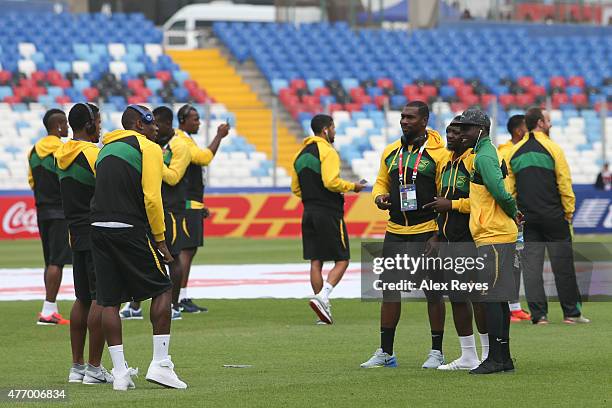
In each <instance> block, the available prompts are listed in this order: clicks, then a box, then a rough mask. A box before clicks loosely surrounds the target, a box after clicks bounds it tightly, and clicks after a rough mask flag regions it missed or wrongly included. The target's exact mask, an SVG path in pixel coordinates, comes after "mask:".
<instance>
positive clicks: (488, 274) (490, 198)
mask: <svg viewBox="0 0 612 408" xmlns="http://www.w3.org/2000/svg"><path fill="white" fill-rule="evenodd" d="M457 122H458V123H459V126H460V128H461V137H462V139H465V142H466V143H467V145H468V146H469V147H473V149H474V154H475V157H474V168H473V170H472V173H471V175H470V197H469V198H470V232H471V233H472V237H473V238H474V242H475V243H476V247H477V248H478V257H479V258H481V259H482V262H483V265H484V268H483V269H482V270H481V271H480V273H479V275H480V276H479V279H478V282H479V283H483V284H484V283H486V284H488V285H489V287H488V288H487V290H485V291H484V293H483V299H482V300H483V301H484V302H486V303H485V310H486V316H487V318H486V321H487V330H488V333H489V354H488V356H487V358H485V359H484V360H483V361H482V363H481V364H480V365H479V366H478V367H477V368H474V369H473V370H470V374H492V373H497V372H502V371H504V372H509V371H514V363H513V362H512V359H511V357H510V309H509V307H508V300H509V298H510V297H512V296H513V294H514V275H513V263H514V252H515V250H516V248H515V247H516V238H517V234H518V229H517V224H519V223H520V222H521V214H520V213H519V212H518V210H517V207H516V202H515V201H514V198H513V197H512V195H510V193H508V191H506V187H505V184H504V178H506V175H507V169H506V164H505V162H504V160H503V158H502V157H501V156H500V155H499V154H498V152H497V149H496V148H495V146H494V145H493V143H492V142H491V139H490V137H489V130H490V127H491V120H490V119H489V117H488V116H487V114H486V113H484V112H483V111H481V110H480V109H477V108H470V109H467V110H466V111H465V112H463V113H462V114H461V116H460V118H459V119H458V120H457Z"/></svg>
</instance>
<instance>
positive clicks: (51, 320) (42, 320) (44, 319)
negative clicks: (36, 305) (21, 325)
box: [36, 312, 70, 326]
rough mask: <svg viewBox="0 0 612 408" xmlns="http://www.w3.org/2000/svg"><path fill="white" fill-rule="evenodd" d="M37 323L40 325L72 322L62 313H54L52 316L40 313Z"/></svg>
mask: <svg viewBox="0 0 612 408" xmlns="http://www.w3.org/2000/svg"><path fill="white" fill-rule="evenodd" d="M36 324H38V325H40V326H57V325H62V326H63V325H66V324H70V320H67V319H64V318H63V317H62V315H61V314H59V313H57V312H56V313H53V314H52V315H51V316H43V315H42V313H39V314H38V321H37V322H36Z"/></svg>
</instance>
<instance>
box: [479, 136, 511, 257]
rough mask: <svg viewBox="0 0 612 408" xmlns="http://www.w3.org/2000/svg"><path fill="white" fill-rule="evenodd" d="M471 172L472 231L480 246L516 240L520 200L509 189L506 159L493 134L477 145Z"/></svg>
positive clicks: (482, 139)
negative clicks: (499, 151)
mask: <svg viewBox="0 0 612 408" xmlns="http://www.w3.org/2000/svg"><path fill="white" fill-rule="evenodd" d="M474 153H475V157H474V168H473V169H472V173H471V175H470V231H471V233H472V237H473V238H474V242H475V243H476V246H481V245H487V244H505V243H511V242H516V237H517V234H518V229H517V227H516V224H515V223H514V217H515V216H516V213H517V208H516V201H514V198H512V195H510V193H508V191H506V186H505V184H504V179H505V178H506V177H507V175H508V170H507V168H506V162H505V161H504V159H503V158H502V157H501V155H499V154H498V152H497V149H496V148H495V146H493V143H491V139H490V138H489V137H484V138H481V139H480V140H479V142H478V144H476V147H474Z"/></svg>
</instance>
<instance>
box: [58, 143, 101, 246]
mask: <svg viewBox="0 0 612 408" xmlns="http://www.w3.org/2000/svg"><path fill="white" fill-rule="evenodd" d="M99 152H100V149H99V148H98V146H96V145H95V144H93V143H91V142H86V141H83V140H74V139H71V140H69V141H68V142H66V143H65V144H64V145H63V146H61V147H60V148H59V149H57V151H56V152H55V161H56V164H57V173H58V176H59V180H60V186H61V190H62V203H63V206H64V214H65V215H66V220H67V221H68V228H69V229H70V237H71V238H75V237H78V236H80V235H89V230H90V225H91V221H90V219H89V215H90V204H91V199H92V198H93V195H94V188H95V185H96V170H95V169H96V160H97V158H98V153H99ZM71 241H73V240H72V239H71Z"/></svg>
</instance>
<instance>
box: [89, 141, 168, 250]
mask: <svg viewBox="0 0 612 408" xmlns="http://www.w3.org/2000/svg"><path fill="white" fill-rule="evenodd" d="M102 142H103V143H104V147H103V148H102V150H100V153H99V154H98V159H97V161H96V187H95V192H94V197H93V200H92V203H91V221H92V222H123V223H126V224H132V225H135V226H142V227H145V228H147V227H149V228H150V230H151V233H152V234H153V237H154V239H155V240H156V241H158V242H159V241H163V240H164V231H165V229H166V228H165V225H164V207H163V205H162V196H161V185H162V169H163V166H164V162H163V157H162V151H161V148H160V147H159V145H157V144H156V143H154V142H152V141H150V140H148V139H147V138H146V137H145V136H143V135H141V134H140V133H138V132H135V131H133V130H115V131H112V132H110V133H107V134H105V135H104V138H103V140H102Z"/></svg>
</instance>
